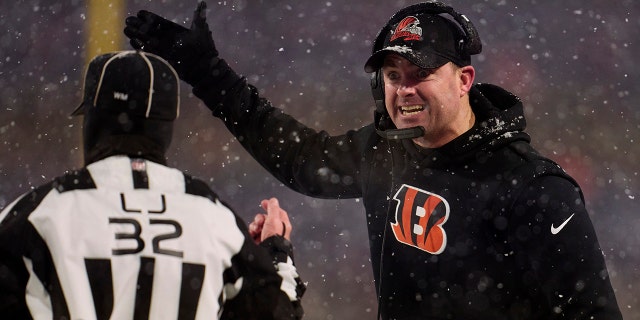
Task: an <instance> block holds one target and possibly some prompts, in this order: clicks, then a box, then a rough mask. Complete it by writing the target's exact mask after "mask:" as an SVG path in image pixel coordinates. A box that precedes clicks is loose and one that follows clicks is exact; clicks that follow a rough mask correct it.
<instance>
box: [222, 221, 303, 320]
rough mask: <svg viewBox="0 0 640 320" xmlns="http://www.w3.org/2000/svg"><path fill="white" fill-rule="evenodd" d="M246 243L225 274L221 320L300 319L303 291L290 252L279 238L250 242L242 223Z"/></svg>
mask: <svg viewBox="0 0 640 320" xmlns="http://www.w3.org/2000/svg"><path fill="white" fill-rule="evenodd" d="M239 226H240V228H241V229H242V231H243V233H245V239H246V240H245V243H244V245H243V247H242V249H241V250H240V252H239V253H238V254H237V255H236V256H235V257H233V258H232V261H231V262H232V266H231V268H229V269H227V270H226V271H225V272H224V275H223V278H224V282H225V286H224V292H223V300H224V302H223V304H222V314H221V319H301V318H302V316H303V314H304V310H303V308H302V304H301V298H302V295H303V294H304V291H305V289H306V287H305V285H304V284H303V283H302V281H301V280H300V277H299V275H298V273H297V270H296V268H295V265H294V263H293V249H292V245H291V243H290V242H289V241H287V240H285V239H284V238H282V237H275V236H274V237H270V238H268V239H266V240H265V241H264V242H263V243H261V245H260V246H258V245H256V244H255V243H253V240H251V238H250V237H249V235H248V233H247V230H246V227H245V226H244V224H239Z"/></svg>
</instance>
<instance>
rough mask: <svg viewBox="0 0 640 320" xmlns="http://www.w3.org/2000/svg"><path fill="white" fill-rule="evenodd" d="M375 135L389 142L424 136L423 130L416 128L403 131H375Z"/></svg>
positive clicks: (419, 127)
mask: <svg viewBox="0 0 640 320" xmlns="http://www.w3.org/2000/svg"><path fill="white" fill-rule="evenodd" d="M376 133H377V134H378V135H379V136H381V137H383V138H385V139H391V140H401V139H414V138H418V137H422V136H423V135H424V128H423V127H421V126H418V127H411V128H405V129H387V130H380V129H376Z"/></svg>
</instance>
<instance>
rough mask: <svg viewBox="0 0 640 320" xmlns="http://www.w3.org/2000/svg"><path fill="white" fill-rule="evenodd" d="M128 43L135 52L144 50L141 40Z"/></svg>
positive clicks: (132, 40)
mask: <svg viewBox="0 0 640 320" xmlns="http://www.w3.org/2000/svg"><path fill="white" fill-rule="evenodd" d="M129 43H130V44H131V46H132V47H133V48H134V49H136V50H143V49H144V43H143V42H142V41H141V40H138V39H131V40H130V41H129Z"/></svg>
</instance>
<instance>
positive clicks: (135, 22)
mask: <svg viewBox="0 0 640 320" xmlns="http://www.w3.org/2000/svg"><path fill="white" fill-rule="evenodd" d="M124 24H125V25H127V27H131V28H140V26H141V25H142V24H143V22H142V20H141V19H140V18H138V17H136V16H130V17H127V18H126V19H125V20H124Z"/></svg>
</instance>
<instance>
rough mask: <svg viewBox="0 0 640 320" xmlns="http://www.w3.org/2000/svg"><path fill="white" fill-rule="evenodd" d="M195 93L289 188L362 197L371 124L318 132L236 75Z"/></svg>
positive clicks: (204, 83) (199, 87)
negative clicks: (342, 131) (361, 176)
mask: <svg viewBox="0 0 640 320" xmlns="http://www.w3.org/2000/svg"><path fill="white" fill-rule="evenodd" d="M222 73H226V71H225V72H222ZM193 92H194V94H195V95H196V96H197V97H199V98H200V99H202V101H203V102H204V103H205V104H206V105H207V106H208V107H209V108H210V109H211V110H212V111H213V115H214V116H216V117H218V118H220V119H221V120H222V121H224V123H225V125H226V127H227V129H229V131H230V132H231V134H233V135H234V136H235V137H236V138H237V139H238V141H239V142H240V143H241V144H242V146H243V147H244V148H245V150H247V151H248V152H249V153H250V154H251V155H252V156H253V158H254V159H256V160H257V161H258V162H259V163H260V164H261V165H262V166H263V167H264V168H266V169H267V170H268V171H269V172H270V173H271V174H272V175H274V177H276V178H277V179H278V180H280V181H281V182H282V183H284V184H285V185H287V186H288V187H289V188H291V189H293V190H295V191H298V192H300V193H303V194H305V195H309V196H314V197H321V198H358V197H361V196H362V194H361V192H362V191H361V190H362V187H361V185H360V181H359V180H358V177H359V173H360V171H361V165H362V155H363V154H364V148H365V145H366V141H364V140H366V139H368V138H369V137H370V136H371V135H370V133H371V132H372V131H371V130H372V128H368V127H365V128H367V129H365V131H366V130H369V131H367V132H361V131H362V129H361V130H350V131H348V132H347V133H345V134H343V135H337V136H331V135H329V134H328V133H327V132H326V131H322V130H318V131H316V130H314V129H312V128H310V127H308V126H306V125H305V124H303V123H301V122H300V121H298V120H296V119H294V118H293V117H291V116H290V115H288V114H286V113H284V112H283V111H282V110H281V109H279V108H275V107H274V106H273V105H272V104H271V102H269V101H268V100H267V99H265V98H263V97H261V96H260V95H259V93H258V90H257V89H256V88H255V87H254V86H252V85H250V84H247V83H246V81H245V80H244V79H240V80H238V79H237V77H229V79H226V80H225V81H221V82H216V81H213V80H210V81H202V82H201V83H199V84H198V85H197V86H195V87H194V88H193Z"/></svg>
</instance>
